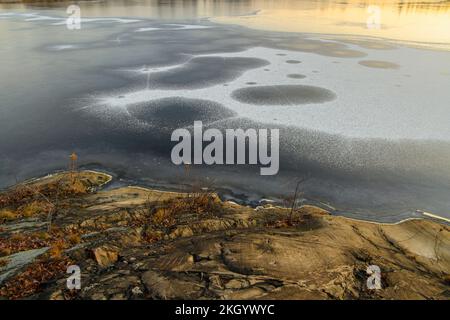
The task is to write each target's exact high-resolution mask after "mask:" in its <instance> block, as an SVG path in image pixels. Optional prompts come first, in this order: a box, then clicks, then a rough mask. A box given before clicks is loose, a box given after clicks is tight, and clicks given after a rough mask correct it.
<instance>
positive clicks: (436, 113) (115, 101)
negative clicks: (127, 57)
mask: <svg viewBox="0 0 450 320" xmlns="http://www.w3.org/2000/svg"><path fill="white" fill-rule="evenodd" d="M349 48H352V49H359V50H361V49H360V48H358V47H356V46H355V47H352V46H349ZM364 51H365V52H367V53H368V56H367V57H364V58H334V57H328V56H322V55H318V54H314V53H306V52H297V51H287V50H277V49H271V48H262V47H258V48H252V49H249V50H246V51H243V52H237V53H217V54H208V55H198V56H195V57H213V56H217V57H249V58H260V59H264V60H267V61H269V62H270V65H268V66H264V67H261V68H257V69H252V70H249V71H246V72H244V73H243V74H242V75H241V76H240V77H238V78H237V79H235V80H233V81H230V82H229V83H227V86H224V84H217V85H214V86H210V87H205V88H200V89H189V90H160V89H156V88H151V87H148V89H146V86H145V83H144V82H145V81H146V79H145V78H144V77H143V86H142V88H143V89H142V90H134V91H130V92H128V93H125V94H123V93H122V94H121V96H120V98H119V97H118V96H116V95H114V94H106V95H103V96H99V97H97V98H96V99H95V101H93V103H92V104H91V105H90V106H89V108H88V109H91V110H92V111H93V112H94V113H95V108H97V107H99V106H102V108H104V107H107V108H108V107H109V108H112V109H111V114H110V115H108V117H112V116H113V114H114V112H115V111H113V109H115V110H118V109H122V110H126V107H127V106H128V105H131V104H135V103H142V102H147V101H152V100H157V99H162V98H170V97H183V98H188V99H205V100H211V101H216V102H218V103H221V104H222V105H223V106H225V107H226V108H229V109H231V110H233V111H235V112H236V113H237V114H238V115H239V116H241V117H247V118H249V119H252V120H255V121H259V122H263V123H275V124H281V125H292V126H297V127H300V128H306V129H310V130H318V131H323V132H327V133H332V134H342V135H344V136H347V137H356V138H386V139H418V140H425V139H432V140H444V141H449V140H450V126H449V125H448V124H449V121H450V109H449V107H448V105H449V102H450V92H449V90H448V77H445V76H442V74H441V73H442V70H450V59H448V58H449V57H448V53H447V52H435V51H422V50H417V49H411V48H399V49H396V50H395V54H394V53H393V51H392V50H369V49H365V50H364ZM280 53H281V54H285V56H279V55H278V54H280ZM287 60H299V61H301V63H299V64H289V63H286V61H287ZM360 60H380V61H389V62H393V63H396V64H398V65H400V68H399V69H374V68H368V67H365V66H361V65H359V64H358V61H360ZM336 62H338V63H336ZM184 63H186V62H183V63H182V64H180V65H178V66H182V65H183V64H184ZM176 67H177V66H173V65H172V66H169V67H167V68H170V69H173V68H176ZM207 67H208V66H207V65H205V68H207ZM155 71H158V72H160V71H164V70H163V69H161V68H159V70H158V68H150V70H147V71H145V70H143V69H139V68H136V69H135V70H134V71H132V70H131V71H130V70H128V71H127V72H136V74H142V73H147V74H149V75H150V79H151V73H152V72H155ZM166 71H169V69H166ZM296 73H298V74H303V75H305V76H306V78H304V79H293V78H289V77H287V75H289V74H296ZM424 80H426V81H424ZM187 81H188V80H187ZM248 82H256V84H254V85H253V86H249V85H247V83H248ZM271 85H311V86H317V87H321V88H325V89H328V90H331V91H333V92H335V93H336V95H337V99H336V100H334V101H330V102H325V103H321V104H302V105H295V104H293V105H287V106H275V105H253V104H246V103H242V102H238V101H236V100H234V99H233V98H232V97H231V94H232V92H233V91H234V90H236V89H240V88H243V87H255V86H271ZM122 115H123V113H121V116H122Z"/></svg>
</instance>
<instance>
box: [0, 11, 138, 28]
mask: <svg viewBox="0 0 450 320" xmlns="http://www.w3.org/2000/svg"><path fill="white" fill-rule="evenodd" d="M0 17H20V18H25V21H28V22H34V21H57V22H53V23H51V25H53V26H60V25H65V24H66V20H67V18H66V17H54V16H47V15H42V14H39V13H36V12H32V13H17V12H5V13H1V14H0ZM141 21H142V20H139V19H128V18H116V17H104V18H82V19H81V23H96V22H113V23H123V24H126V23H136V22H141Z"/></svg>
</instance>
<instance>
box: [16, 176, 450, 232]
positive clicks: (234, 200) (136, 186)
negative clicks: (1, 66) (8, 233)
mask: <svg viewBox="0 0 450 320" xmlns="http://www.w3.org/2000/svg"><path fill="white" fill-rule="evenodd" d="M77 172H90V173H94V174H100V175H103V176H106V177H107V180H106V181H105V182H103V183H101V184H99V185H98V187H97V188H98V191H104V190H103V187H104V186H106V185H108V184H109V183H111V182H113V181H114V176H113V174H110V173H107V172H105V171H102V170H95V169H81V170H79V171H77ZM64 173H68V171H64V170H61V171H55V172H53V173H49V174H47V175H45V176H42V177H35V178H30V179H27V180H25V181H23V182H21V183H32V182H37V181H42V180H44V179H46V178H51V177H54V176H57V175H58V174H64ZM18 184H20V182H19V183H18ZM16 185H17V184H16ZM11 187H14V186H11ZM11 187H9V188H11ZM122 188H133V189H137V190H142V191H148V192H158V193H162V194H168V195H174V194H189V192H187V191H186V190H181V188H180V189H177V188H176V187H173V188H170V187H168V188H167V190H164V189H158V188H156V187H151V186H145V185H139V184H124V185H121V186H117V187H113V188H111V189H108V191H117V190H120V189H122ZM218 194H219V196H220V192H218ZM262 200H268V199H267V197H265V198H260V199H259V201H260V202H261V201H262ZM223 201H224V202H228V203H236V204H238V205H239V206H248V207H251V208H252V209H258V208H261V209H267V208H274V209H282V210H286V209H290V208H289V207H283V206H280V205H278V204H277V201H274V205H272V204H268V205H267V204H266V206H267V207H264V206H261V205H252V204H251V203H245V202H244V203H239V202H242V201H239V199H237V198H230V199H227V200H223ZM304 205H308V206H312V207H317V208H320V209H322V210H326V211H329V212H330V214H331V215H333V216H336V217H342V218H345V219H348V220H351V221H359V222H367V223H372V224H376V225H387V226H388V225H398V224H401V223H404V222H407V221H412V220H429V221H434V222H438V223H439V222H440V223H444V224H450V219H448V218H446V217H443V216H440V215H437V214H434V213H431V212H426V211H422V210H419V209H416V210H415V212H416V213H418V214H421V215H422V216H421V217H408V218H405V219H401V220H399V221H395V222H382V221H374V220H370V219H364V218H363V217H362V218H354V217H349V216H345V215H342V214H335V213H333V212H334V211H338V210H337V209H336V208H334V207H333V206H331V205H327V208H326V209H325V208H323V207H321V206H319V204H315V203H314V202H311V203H305V204H304Z"/></svg>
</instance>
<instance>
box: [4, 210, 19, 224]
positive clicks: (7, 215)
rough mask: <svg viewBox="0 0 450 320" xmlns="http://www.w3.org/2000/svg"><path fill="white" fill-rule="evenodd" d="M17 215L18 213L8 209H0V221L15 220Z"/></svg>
mask: <svg viewBox="0 0 450 320" xmlns="http://www.w3.org/2000/svg"><path fill="white" fill-rule="evenodd" d="M18 217H19V215H18V214H17V213H16V212H15V211H13V210H10V209H2V210H0V223H5V222H7V221H11V220H15V219H17V218H18Z"/></svg>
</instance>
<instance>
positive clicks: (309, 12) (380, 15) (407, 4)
mask: <svg viewBox="0 0 450 320" xmlns="http://www.w3.org/2000/svg"><path fill="white" fill-rule="evenodd" d="M254 3H255V7H258V8H260V11H258V12H257V13H256V14H254V15H246V16H235V17H230V16H223V17H217V18H216V19H214V20H215V21H217V22H222V23H233V24H239V25H244V26H247V27H251V28H257V29H264V30H275V31H289V32H307V33H322V34H338V35H359V36H361V35H362V36H371V37H382V38H387V39H393V40H401V41H408V42H420V43H427V44H433V45H434V46H437V47H443V48H446V47H448V45H449V44H450V1H394V0H373V1H368V2H364V1H355V0H347V1H345V0H343V1H312V0H310V1H293V0H292V1H276V2H272V1H270V2H268V1H254ZM256 3H258V4H259V5H256Z"/></svg>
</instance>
